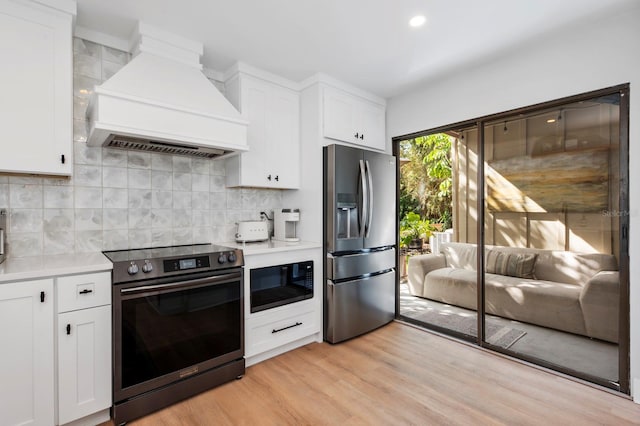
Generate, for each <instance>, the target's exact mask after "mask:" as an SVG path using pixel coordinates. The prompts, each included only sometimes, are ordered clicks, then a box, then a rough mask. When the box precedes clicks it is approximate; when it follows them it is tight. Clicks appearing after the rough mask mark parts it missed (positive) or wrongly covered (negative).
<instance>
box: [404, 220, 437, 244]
mask: <svg viewBox="0 0 640 426" xmlns="http://www.w3.org/2000/svg"><path fill="white" fill-rule="evenodd" d="M433 231H434V227H433V225H432V224H431V223H430V222H429V220H428V219H422V217H420V215H419V214H418V213H415V212H408V213H407V214H406V215H405V216H404V218H402V220H401V221H400V247H401V248H422V245H423V243H424V240H428V239H429V237H430V236H431V234H432V232H433Z"/></svg>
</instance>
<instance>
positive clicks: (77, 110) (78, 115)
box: [73, 96, 89, 121]
mask: <svg viewBox="0 0 640 426" xmlns="http://www.w3.org/2000/svg"><path fill="white" fill-rule="evenodd" d="M88 106H89V99H87V98H84V97H82V98H81V97H79V96H74V97H73V118H74V120H81V121H84V120H86V119H87V107H88Z"/></svg>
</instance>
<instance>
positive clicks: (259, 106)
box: [240, 77, 273, 186]
mask: <svg viewBox="0 0 640 426" xmlns="http://www.w3.org/2000/svg"><path fill="white" fill-rule="evenodd" d="M240 84H241V90H242V96H241V97H242V115H243V116H244V117H245V118H246V119H247V120H249V127H248V128H247V141H248V143H249V152H244V153H242V154H241V156H242V157H241V160H240V163H241V164H240V167H241V170H240V173H241V174H242V177H241V182H242V183H243V185H244V186H267V185H268V184H269V183H270V182H271V181H270V180H269V179H268V176H269V174H270V173H269V171H268V169H269V161H268V160H267V158H268V157H269V146H268V139H267V127H268V126H269V120H268V113H269V98H270V87H269V85H268V84H267V83H265V82H263V81H260V80H258V79H254V78H251V77H242V80H241V83H240ZM272 179H273V176H272Z"/></svg>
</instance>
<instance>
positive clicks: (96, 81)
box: [73, 65, 100, 99]
mask: <svg viewBox="0 0 640 426" xmlns="http://www.w3.org/2000/svg"><path fill="white" fill-rule="evenodd" d="M98 68H99V65H98ZM98 85H100V76H98V77H90V76H85V75H79V74H74V75H73V96H74V97H76V98H82V99H89V98H90V97H91V94H92V93H93V91H94V89H95V87H96V86H98Z"/></svg>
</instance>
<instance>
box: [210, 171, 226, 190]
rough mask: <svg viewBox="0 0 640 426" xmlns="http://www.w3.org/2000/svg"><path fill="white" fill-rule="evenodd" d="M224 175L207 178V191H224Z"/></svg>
mask: <svg viewBox="0 0 640 426" xmlns="http://www.w3.org/2000/svg"><path fill="white" fill-rule="evenodd" d="M225 179H226V178H225V177H224V176H215V175H213V176H211V178H210V179H209V192H216V193H219V192H225V191H226V189H227V188H226V181H225Z"/></svg>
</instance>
